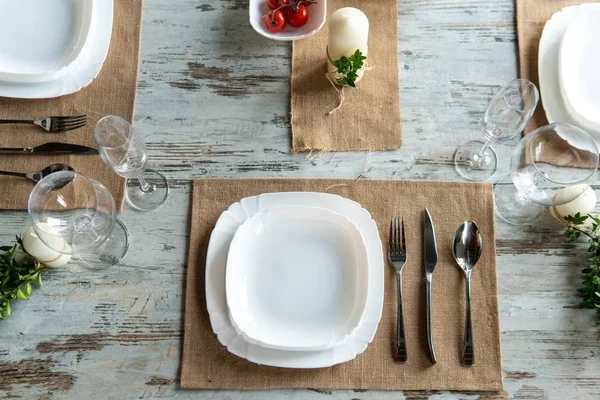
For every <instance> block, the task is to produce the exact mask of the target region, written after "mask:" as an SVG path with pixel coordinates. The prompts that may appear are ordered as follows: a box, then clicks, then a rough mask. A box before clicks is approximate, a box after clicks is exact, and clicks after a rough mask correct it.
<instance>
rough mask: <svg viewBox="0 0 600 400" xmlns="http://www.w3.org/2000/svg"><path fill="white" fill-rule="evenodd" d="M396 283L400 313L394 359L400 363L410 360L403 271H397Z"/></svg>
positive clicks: (397, 321) (398, 315) (397, 322)
mask: <svg viewBox="0 0 600 400" xmlns="http://www.w3.org/2000/svg"><path fill="white" fill-rule="evenodd" d="M396 283H397V284H398V314H397V316H396V317H397V318H396V354H395V355H394V360H396V362H399V363H405V362H406V361H408V355H407V353H406V338H405V335H404V314H403V312H402V272H400V271H398V272H396Z"/></svg>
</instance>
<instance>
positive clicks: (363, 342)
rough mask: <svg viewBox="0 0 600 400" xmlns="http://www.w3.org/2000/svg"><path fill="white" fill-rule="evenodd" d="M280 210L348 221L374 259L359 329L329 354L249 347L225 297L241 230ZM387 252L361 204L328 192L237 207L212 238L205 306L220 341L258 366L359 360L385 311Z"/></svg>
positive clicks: (273, 196) (267, 197) (270, 196)
mask: <svg viewBox="0 0 600 400" xmlns="http://www.w3.org/2000/svg"><path fill="white" fill-rule="evenodd" d="M281 207H317V208H324V209H327V210H331V211H333V212H336V213H338V214H341V215H343V216H345V217H347V218H348V219H349V220H350V221H352V223H354V224H355V225H356V227H357V228H358V230H359V231H360V233H361V235H362V237H363V240H364V242H365V246H366V249H367V257H368V260H369V289H368V293H367V304H366V307H365V313H364V316H363V319H362V322H361V324H360V327H359V329H358V330H357V331H356V332H355V333H354V334H352V335H350V337H349V338H348V339H347V340H345V341H343V342H342V343H340V344H338V345H336V346H334V347H331V348H329V349H326V350H319V351H288V350H278V349H269V348H265V347H261V346H258V345H256V344H253V343H249V342H247V341H245V340H244V338H242V336H241V335H239V334H238V333H237V332H236V330H235V328H234V327H233V325H232V323H231V319H230V316H229V310H228V308H227V297H226V292H225V273H226V265H227V254H228V251H229V246H230V244H231V241H232V239H233V237H234V235H235V232H236V231H237V229H238V227H239V226H240V225H241V224H242V223H243V222H244V221H245V220H246V219H248V218H250V217H251V216H252V215H254V214H256V213H257V212H264V211H267V210H270V209H273V208H281ZM383 268H384V264H383V248H382V245H381V239H380V238H379V231H378V229H377V224H376V223H375V221H373V219H371V215H370V214H369V212H368V211H367V210H365V209H364V208H362V207H361V206H360V204H358V203H356V202H354V201H352V200H348V199H345V198H343V197H340V196H337V195H333V194H325V193H309V192H294V193H267V194H262V195H259V196H254V197H247V198H245V199H242V200H240V202H239V203H234V204H232V205H231V206H230V207H229V208H228V209H227V210H226V211H225V212H223V214H221V216H220V217H219V219H218V221H217V223H216V225H215V228H214V230H213V232H212V234H211V236H210V242H209V245H208V252H207V257H206V306H207V309H208V314H209V316H210V323H211V326H212V329H213V331H214V332H215V334H216V335H217V338H218V340H219V342H220V343H221V344H222V345H223V346H226V347H227V349H228V350H229V351H230V352H231V353H233V354H235V355H237V356H238V357H242V358H245V359H248V360H249V361H252V362H254V363H257V364H263V365H270V366H275V367H285V368H323V367H330V366H332V365H335V364H339V363H343V362H346V361H350V360H352V359H354V358H355V357H356V356H357V355H358V354H360V353H362V352H363V351H365V349H366V348H367V346H368V344H369V343H371V341H372V340H373V338H374V337H375V333H376V331H377V326H378V324H379V320H380V319H381V312H382V308H383V271H384V269H383Z"/></svg>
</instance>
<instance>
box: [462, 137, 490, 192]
mask: <svg viewBox="0 0 600 400" xmlns="http://www.w3.org/2000/svg"><path fill="white" fill-rule="evenodd" d="M485 145H486V143H485V142H483V141H481V140H470V141H468V142H466V143H464V144H463V145H461V146H460V147H459V148H458V149H456V152H455V153H454V167H455V168H456V171H457V172H458V173H459V174H460V175H461V176H462V177H463V178H465V179H467V180H470V181H477V182H479V181H485V180H486V179H488V178H489V177H490V176H492V175H493V174H494V172H496V168H497V166H498V157H497V156H496V152H495V151H494V149H492V148H491V147H490V146H488V147H487V148H486V149H485V151H483V152H482V151H481V149H483V147H484V146H485Z"/></svg>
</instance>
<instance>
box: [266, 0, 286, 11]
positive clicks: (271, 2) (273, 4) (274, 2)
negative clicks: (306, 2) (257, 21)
mask: <svg viewBox="0 0 600 400" xmlns="http://www.w3.org/2000/svg"><path fill="white" fill-rule="evenodd" d="M288 3H289V0H267V6H268V7H269V9H270V10H274V9H276V8H279V7H281V6H287V5H288Z"/></svg>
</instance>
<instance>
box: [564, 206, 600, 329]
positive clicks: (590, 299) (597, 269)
mask: <svg viewBox="0 0 600 400" xmlns="http://www.w3.org/2000/svg"><path fill="white" fill-rule="evenodd" d="M588 219H591V220H592V221H591V222H592V224H591V228H590V229H589V230H587V229H585V228H581V227H579V225H581V224H583V223H585V222H586V221H587V220H588ZM565 220H567V222H569V223H571V225H570V226H569V229H568V230H567V233H568V235H569V241H571V242H573V241H575V240H577V239H578V238H579V237H580V236H581V235H584V236H587V237H588V241H589V244H590V246H589V247H588V252H589V253H590V256H589V257H588V265H587V266H586V267H585V268H584V269H582V270H581V273H582V274H583V282H582V287H581V288H579V289H578V292H579V294H580V295H581V297H582V298H583V300H581V303H580V304H579V307H581V308H595V309H596V310H597V312H598V320H597V321H596V324H598V325H600V219H599V218H598V217H595V216H593V215H591V214H588V215H584V216H582V215H581V214H580V213H577V214H575V216H571V215H568V216H566V217H565Z"/></svg>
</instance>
